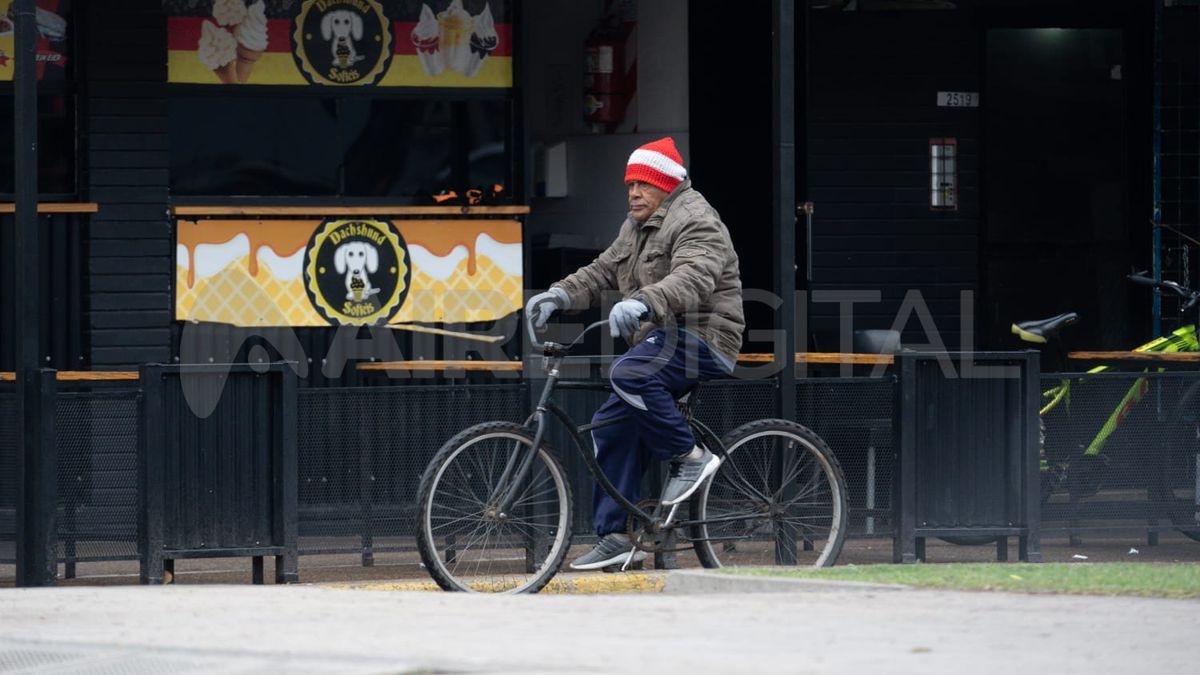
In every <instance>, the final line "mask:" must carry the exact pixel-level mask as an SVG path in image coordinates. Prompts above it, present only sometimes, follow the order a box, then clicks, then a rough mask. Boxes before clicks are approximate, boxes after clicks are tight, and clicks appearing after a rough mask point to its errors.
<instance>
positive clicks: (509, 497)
mask: <svg viewBox="0 0 1200 675" xmlns="http://www.w3.org/2000/svg"><path fill="white" fill-rule="evenodd" d="M557 380H558V368H557V367H556V368H553V369H551V370H550V372H549V373H548V375H547V379H546V386H545V387H544V388H543V389H542V395H541V397H540V398H539V399H538V404H537V408H535V409H534V413H533V418H534V420H535V424H536V429H537V430H536V431H534V433H533V445H532V446H531V447H530V450H529V452H527V453H524V454H522V453H521V443H520V441H514V442H513V451H512V452H510V453H509V454H508V461H506V462H505V463H504V471H503V472H502V473H501V474H500V480H498V481H496V490H495V491H494V492H493V493H492V494H491V495H490V496H489V498H488V503H489V504H494V505H495V509H496V515H497V517H499V518H504V517H505V515H506V514H507V513H508V509H509V508H510V507H511V506H512V504H513V502H514V501H515V500H516V498H517V490H518V489H520V486H521V484H522V483H523V482H524V481H525V479H526V478H527V477H528V476H529V470H530V467H532V466H533V458H534V457H535V456H536V455H537V452H538V448H540V447H541V445H542V438H543V437H544V436H545V435H546V402H547V401H549V400H550V393H551V392H552V391H554V383H555V382H556V381H557ZM500 493H503V496H499V495H500ZM498 496H499V499H497V497H498Z"/></svg>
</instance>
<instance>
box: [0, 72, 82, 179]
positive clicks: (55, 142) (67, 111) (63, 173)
mask: <svg viewBox="0 0 1200 675" xmlns="http://www.w3.org/2000/svg"><path fill="white" fill-rule="evenodd" d="M5 93H6V94H7V95H5V96H0V129H4V133H0V157H4V158H5V159H4V160H3V161H0V193H3V194H8V195H11V194H13V192H15V191H16V183H15V178H14V176H15V171H16V169H15V167H14V166H13V158H14V152H15V150H16V148H15V146H14V142H15V141H14V139H13V129H15V128H16V121H15V119H14V115H13V98H12V91H11V89H10V90H9V91H7V92H5ZM37 135H38V192H39V193H41V194H63V195H66V194H73V193H74V192H75V156H76V152H75V98H74V97H73V96H69V95H66V94H43V95H41V96H38V134H37Z"/></svg>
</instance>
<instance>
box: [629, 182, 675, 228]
mask: <svg viewBox="0 0 1200 675" xmlns="http://www.w3.org/2000/svg"><path fill="white" fill-rule="evenodd" d="M666 198H667V193H666V192H663V191H662V190H660V189H658V188H656V187H654V186H653V185H650V184H649V183H642V182H641V181H636V180H635V181H631V182H630V183H629V214H630V215H632V216H633V219H634V220H636V221H638V222H639V223H644V222H646V220H647V219H648V218H650V216H651V214H653V213H654V212H655V211H657V210H658V207H659V206H662V203H663V200H664V199H666Z"/></svg>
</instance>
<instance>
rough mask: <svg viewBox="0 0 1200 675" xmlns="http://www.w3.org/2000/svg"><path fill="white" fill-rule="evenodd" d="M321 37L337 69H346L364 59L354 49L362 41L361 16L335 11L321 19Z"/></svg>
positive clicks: (340, 10) (349, 12) (346, 11)
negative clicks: (326, 44) (326, 43)
mask: <svg viewBox="0 0 1200 675" xmlns="http://www.w3.org/2000/svg"><path fill="white" fill-rule="evenodd" d="M321 37H322V38H323V39H324V40H325V41H326V42H328V43H329V53H330V55H332V57H333V62H334V64H336V65H337V67H338V68H341V69H343V70H344V69H346V68H349V67H350V66H351V65H352V64H355V63H358V62H359V61H362V60H363V59H365V58H366V57H365V56H363V55H361V54H359V53H358V52H357V51H356V50H355V49H354V43H355V42H357V41H358V40H361V39H363V20H362V16H361V15H359V14H356V13H354V12H352V11H350V10H348V9H336V10H334V11H332V12H329V13H327V14H326V15H325V16H324V17H322V18H321Z"/></svg>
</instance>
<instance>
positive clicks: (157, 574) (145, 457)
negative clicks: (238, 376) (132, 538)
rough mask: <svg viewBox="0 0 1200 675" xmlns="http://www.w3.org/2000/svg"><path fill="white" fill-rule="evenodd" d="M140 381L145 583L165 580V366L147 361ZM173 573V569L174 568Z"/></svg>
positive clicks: (140, 493) (140, 514)
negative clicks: (163, 367)
mask: <svg viewBox="0 0 1200 675" xmlns="http://www.w3.org/2000/svg"><path fill="white" fill-rule="evenodd" d="M139 379H140V383H141V387H142V404H141V410H140V414H139V415H138V425H139V429H138V443H139V447H138V557H139V559H140V561H141V572H140V581H141V583H143V584H155V585H157V584H161V583H163V581H164V579H163V572H164V571H165V570H164V561H163V454H164V450H163V448H164V447H165V446H166V442H167V438H166V429H165V428H164V427H165V425H164V423H163V419H164V417H163V414H164V410H163V395H164V393H163V369H162V366H160V365H155V364H144V365H142V367H141V373H140V378H139ZM171 571H172V576H174V574H173V573H174V570H173V569H172V570H171Z"/></svg>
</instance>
